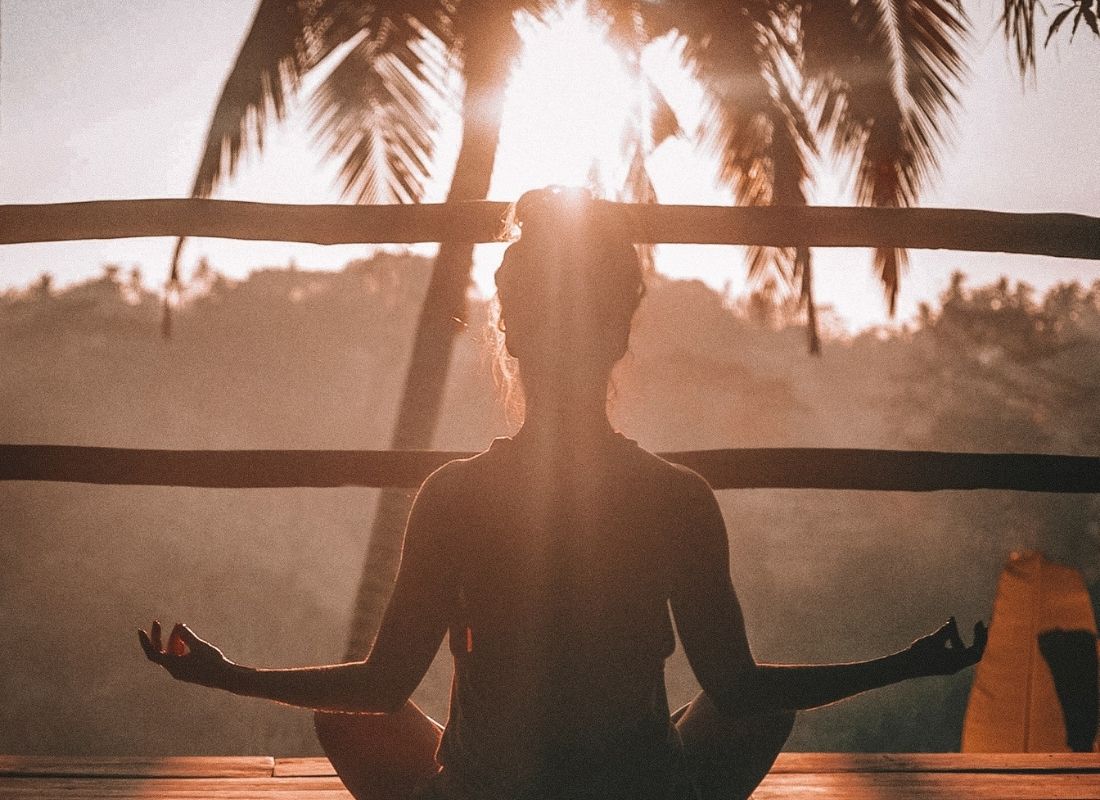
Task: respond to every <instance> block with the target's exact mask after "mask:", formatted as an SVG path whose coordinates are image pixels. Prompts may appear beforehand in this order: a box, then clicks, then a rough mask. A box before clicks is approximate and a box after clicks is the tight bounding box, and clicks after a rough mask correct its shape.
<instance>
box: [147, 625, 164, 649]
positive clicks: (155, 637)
mask: <svg viewBox="0 0 1100 800" xmlns="http://www.w3.org/2000/svg"><path fill="white" fill-rule="evenodd" d="M149 638H150V639H151V640H152V642H153V647H155V648H156V649H157V652H158V653H163V652H164V645H163V644H161V642H160V620H156V619H155V620H153V624H152V625H151V626H150V628H149Z"/></svg>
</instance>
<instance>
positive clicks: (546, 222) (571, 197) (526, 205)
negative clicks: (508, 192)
mask: <svg viewBox="0 0 1100 800" xmlns="http://www.w3.org/2000/svg"><path fill="white" fill-rule="evenodd" d="M594 207H595V198H593V197H592V193H591V192H589V191H588V190H587V189H583V188H580V187H572V186H547V187H546V188H544V189H532V190H530V191H527V192H524V193H523V194H522V195H521V196H520V198H519V200H517V201H516V206H515V212H514V216H515V221H516V223H517V224H518V225H519V226H520V230H521V231H522V232H527V233H530V232H531V231H532V230H533V229H534V230H535V231H536V232H537V231H540V230H547V229H550V230H552V229H557V228H560V227H561V226H562V225H567V226H570V227H571V228H573V229H576V228H577V227H578V226H579V225H581V224H583V223H585V222H586V221H589V220H590V218H591V216H592V214H593V211H594Z"/></svg>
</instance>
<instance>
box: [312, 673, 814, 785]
mask: <svg viewBox="0 0 1100 800" xmlns="http://www.w3.org/2000/svg"><path fill="white" fill-rule="evenodd" d="M794 716H795V715H794V712H780V713H775V714H762V715H759V716H753V717H744V718H739V719H734V718H731V717H728V716H726V715H725V714H723V713H722V712H721V711H719V710H718V708H717V707H716V706H715V705H714V703H713V702H711V700H710V698H709V697H708V696H707V695H706V694H705V693H700V694H699V695H698V696H697V697H696V698H695V699H694V700H692V701H691V703H689V704H688V705H686V706H684V707H683V708H681V709H680V710H679V711H677V712H676V713H674V714H673V715H672V722H673V724H674V725H675V726H676V730H677V732H678V733H679V735H680V740H681V741H682V742H683V746H684V755H685V759H686V762H687V767H688V770H689V771H690V773H691V777H692V782H693V783H694V785H695V788H696V791H697V792H698V796H699V800H745V798H747V797H748V796H749V795H750V794H752V792H753V790H754V789H755V788H756V787H757V786H758V785H759V784H760V781H762V780H763V779H764V776H765V775H767V774H768V770H770V769H771V767H772V764H774V763H775V759H776V756H778V755H779V751H780V749H782V747H783V743H784V742H786V741H787V737H788V736H789V735H790V733H791V728H792V727H793V725H794ZM314 727H315V728H316V730H317V738H318V740H319V741H320V742H321V747H322V748H323V749H324V751H325V754H326V755H327V756H328V758H329V761H331V762H332V766H333V768H334V769H335V770H336V774H337V775H339V776H340V780H342V781H343V782H344V785H345V786H346V787H347V789H348V791H349V792H351V794H352V796H354V797H355V798H356V800H409V798H411V797H412V796H413V795H414V793H415V790H416V789H417V788H418V787H419V786H421V785H422V784H423V783H424V782H425V781H426V780H427V779H428V778H430V777H431V776H432V775H434V774H435V773H436V771H437V770H438V769H439V767H438V765H437V764H436V761H435V751H436V748H437V747H438V746H439V739H440V736H441V735H442V733H443V729H442V728H441V727H440V725H439V723H437V722H435V721H434V720H433V719H431V718H430V717H428V716H427V715H425V714H424V712H422V711H421V710H420V709H419V708H417V707H416V706H415V705H413V704H412V703H411V702H410V703H406V704H405V707H404V708H402V709H401V710H400V711H398V712H396V713H393V714H328V713H322V712H318V713H317V714H315V715H314Z"/></svg>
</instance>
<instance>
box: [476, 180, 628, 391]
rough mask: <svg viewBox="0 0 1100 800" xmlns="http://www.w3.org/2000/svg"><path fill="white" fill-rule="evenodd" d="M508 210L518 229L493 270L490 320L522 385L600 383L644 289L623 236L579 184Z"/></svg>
mask: <svg viewBox="0 0 1100 800" xmlns="http://www.w3.org/2000/svg"><path fill="white" fill-rule="evenodd" d="M515 215H516V221H517V223H518V224H519V226H520V231H521V236H520V239H519V240H518V241H517V242H515V243H514V244H512V245H511V246H510V247H509V248H508V250H507V251H506V252H505V255H504V260H503V262H502V263H501V266H500V269H498V270H497V273H496V285H497V296H498V299H499V302H500V321H499V323H498V327H499V328H500V329H501V330H502V331H503V332H504V337H505V345H506V347H507V350H508V353H509V354H510V355H511V356H512V357H514V358H515V359H517V360H518V362H519V369H520V373H521V376H522V379H523V382H524V384H525V385H526V386H527V387H528V388H530V384H531V382H532V381H533V380H535V381H541V380H550V381H554V382H555V385H560V384H562V382H566V383H568V384H572V383H574V382H576V381H583V382H585V383H591V382H592V381H601V380H602V381H603V382H604V383H605V384H606V381H607V376H608V374H609V373H610V371H611V368H612V367H613V366H614V364H615V362H617V361H618V360H619V359H620V358H622V356H623V355H624V354H625V352H626V348H627V340H628V338H629V336H630V325H631V320H632V318H633V316H634V312H635V311H636V310H637V308H638V304H639V302H640V301H641V299H642V295H643V294H644V293H645V287H644V283H643V280H642V268H641V263H640V262H639V259H638V254H637V251H636V250H635V249H634V245H633V244H632V243H631V240H630V237H629V236H628V234H627V233H626V231H625V229H624V226H623V225H622V223H621V222H619V221H616V220H613V219H612V218H611V217H610V215H608V214H607V213H604V212H601V210H600V208H599V205H598V204H597V203H596V202H595V201H593V200H592V198H591V196H589V195H588V194H587V193H586V192H583V191H582V190H563V189H558V188H550V189H540V190H537V191H532V192H527V193H526V194H524V195H523V196H522V197H521V198H520V199H519V201H518V202H517V204H516V209H515ZM562 388H565V386H564V385H563V387H562Z"/></svg>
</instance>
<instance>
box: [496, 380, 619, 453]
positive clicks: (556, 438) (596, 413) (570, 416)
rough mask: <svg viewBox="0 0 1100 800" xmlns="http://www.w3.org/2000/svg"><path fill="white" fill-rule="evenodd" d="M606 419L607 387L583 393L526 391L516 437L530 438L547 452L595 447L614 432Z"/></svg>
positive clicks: (528, 439)
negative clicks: (523, 408) (596, 391)
mask: <svg viewBox="0 0 1100 800" xmlns="http://www.w3.org/2000/svg"><path fill="white" fill-rule="evenodd" d="M614 432H615V431H614V429H613V428H612V427H611V423H610V422H609V421H608V419H607V400H606V389H605V390H603V391H601V392H600V393H599V394H597V393H595V392H586V393H583V394H571V395H569V396H563V395H562V394H561V393H555V394H553V395H549V394H547V395H540V394H539V393H538V392H535V393H533V394H528V396H527V397H526V400H525V412H524V420H523V427H522V428H520V430H519V433H517V434H516V438H518V439H522V440H524V441H530V442H532V443H533V444H535V445H536V446H541V447H543V448H545V449H547V450H548V451H552V450H557V449H564V450H572V449H582V450H587V449H592V448H598V447H599V445H600V444H602V443H605V442H606V441H607V439H608V438H610V437H611V436H612V435H613V434H614Z"/></svg>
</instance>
